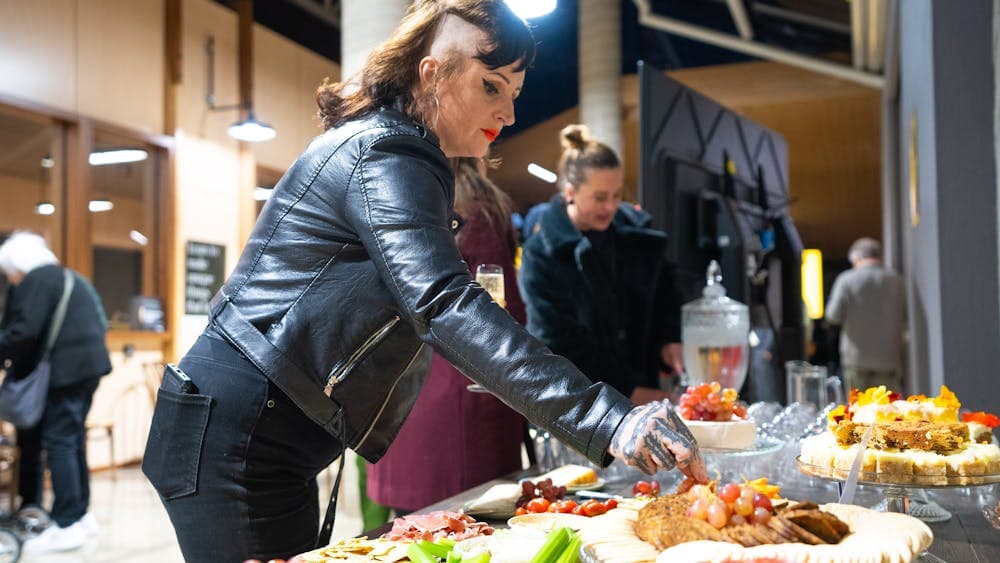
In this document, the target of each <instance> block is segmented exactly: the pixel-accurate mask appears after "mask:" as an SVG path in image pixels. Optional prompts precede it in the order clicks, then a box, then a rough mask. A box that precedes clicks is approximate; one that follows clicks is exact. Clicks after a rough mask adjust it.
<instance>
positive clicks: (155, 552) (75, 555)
mask: <svg viewBox="0 0 1000 563" xmlns="http://www.w3.org/2000/svg"><path fill="white" fill-rule="evenodd" d="M334 471H335V469H334V470H328V471H327V472H324V473H323V474H321V475H320V478H319V485H320V499H322V503H321V506H322V507H323V508H324V509H325V507H326V502H327V501H328V500H329V497H328V496H327V495H328V493H329V490H330V487H331V486H332V485H331V484H332V482H333V476H334V474H333V472H334ZM356 475H357V472H356V470H355V466H354V463H353V460H348V462H347V463H346V466H345V472H344V479H343V483H342V485H341V497H340V502H339V507H340V508H339V510H338V515H337V523H336V526H335V527H334V537H347V536H353V535H357V534H358V533H360V532H361V529H360V528H361V518H360V516H359V509H358V493H357V486H356V485H355V482H356ZM90 486H91V506H90V510H91V512H93V513H94V514H95V515H96V516H97V519H98V521H99V522H100V523H101V533H100V535H99V536H98V537H97V538H95V539H93V540H91V541H90V542H88V543H87V545H85V546H84V547H83V548H81V549H79V550H76V551H72V552H67V553H63V554H58V555H45V556H34V557H31V556H27V555H26V556H24V557H23V558H22V559H21V561H22V562H24V563H83V562H86V563H108V562H116V563H117V562H133V561H135V562H139V561H141V562H143V563H161V562H162V563H168V562H180V561H183V558H182V557H181V552H180V549H179V548H178V546H177V539H176V538H175V537H174V533H173V528H172V527H171V526H170V520H169V519H168V518H167V513H166V512H165V511H164V509H163V506H162V505H161V504H160V500H159V498H158V497H157V495H156V492H155V491H154V490H153V487H152V486H151V485H150V484H149V482H148V481H146V479H145V477H144V476H143V475H142V473H141V472H140V471H139V468H138V467H128V468H122V469H119V470H118V471H117V472H116V473H115V474H112V473H111V472H108V471H103V472H100V473H96V474H94V475H93V476H92V477H91V483H90ZM47 505H48V506H51V499H49V500H48V503H47Z"/></svg>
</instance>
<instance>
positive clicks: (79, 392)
mask: <svg viewBox="0 0 1000 563" xmlns="http://www.w3.org/2000/svg"><path fill="white" fill-rule="evenodd" d="M99 381H100V380H99V379H89V380H86V381H82V382H80V383H75V384H73V385H69V386H67V387H60V388H58V389H49V393H48V396H47V397H46V398H45V413H44V414H43V415H42V422H41V423H40V424H39V425H38V426H36V427H34V428H27V429H21V428H19V429H18V431H17V445H18V447H20V448H21V482H20V485H19V492H20V494H21V506H26V505H29V504H35V505H40V504H41V501H42V487H43V484H44V481H45V478H44V475H45V473H44V470H45V468H44V467H43V465H42V451H43V450H44V451H45V452H46V455H47V458H46V460H47V463H48V466H49V471H50V473H51V474H52V492H53V494H54V496H55V501H54V502H53V504H52V511H51V515H52V519H53V520H55V522H56V523H57V524H59V526H60V527H63V528H65V527H67V526H69V525H71V524H73V523H74V522H76V521H77V520H79V519H80V518H83V515H84V514H86V513H87V507H88V506H89V505H90V469H89V468H88V467H87V447H86V440H87V430H86V428H85V426H84V423H85V421H86V420H87V413H89V412H90V404H91V402H92V401H93V399H94V391H96V390H97V384H98V382H99Z"/></svg>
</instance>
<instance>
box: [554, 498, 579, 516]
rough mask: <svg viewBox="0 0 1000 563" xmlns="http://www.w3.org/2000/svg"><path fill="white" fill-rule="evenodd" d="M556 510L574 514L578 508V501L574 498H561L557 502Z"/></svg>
mask: <svg viewBox="0 0 1000 563" xmlns="http://www.w3.org/2000/svg"><path fill="white" fill-rule="evenodd" d="M555 507H556V512H561V513H563V514H572V513H573V509H574V508H576V501H573V500H561V501H559V502H557V503H555Z"/></svg>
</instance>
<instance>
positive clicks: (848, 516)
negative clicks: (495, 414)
mask: <svg viewBox="0 0 1000 563" xmlns="http://www.w3.org/2000/svg"><path fill="white" fill-rule="evenodd" d="M960 406H961V403H960V402H959V401H958V398H957V397H955V395H954V393H952V392H951V391H950V390H948V388H947V387H943V386H942V388H941V391H940V393H939V395H938V396H936V397H925V396H923V395H915V396H910V397H906V398H903V397H901V396H899V395H898V394H896V393H893V392H891V391H889V390H887V389H885V388H884V387H877V388H872V389H868V390H865V391H862V392H858V391H854V392H852V394H851V397H850V400H849V401H848V403H847V404H845V405H839V406H837V407H836V408H833V409H831V410H830V412H829V415H828V419H827V425H826V428H825V429H823V431H822V432H819V433H818V434H816V435H814V436H811V437H809V438H807V439H805V440H804V441H803V443H802V446H801V452H800V454H799V456H798V464H799V468H800V470H801V471H802V472H803V473H804V474H807V475H812V474H814V473H813V472H818V474H822V475H821V476H822V477H825V478H829V479H837V480H841V481H842V480H844V479H845V478H846V474H847V472H848V471H849V470H850V469H851V466H852V465H853V464H854V462H855V459H860V461H861V463H860V467H861V472H862V475H865V477H863V478H862V482H865V481H866V480H867V481H868V482H874V483H892V484H905V483H910V484H912V483H913V482H914V481H916V480H920V479H927V480H928V481H927V482H928V483H932V484H934V485H938V486H945V485H946V484H947V483H948V482H949V480H954V479H959V478H960V479H962V480H964V481H963V482H964V483H965V484H967V485H968V484H976V483H977V482H978V483H996V482H1000V449H998V447H997V445H996V444H995V439H994V438H993V435H992V429H993V428H995V427H996V426H998V425H1000V419H998V418H997V417H996V416H994V415H991V414H988V413H963V414H962V415H961V416H960V414H959V413H960V411H959V408H960ZM679 410H680V414H681V417H682V418H683V419H685V421H686V422H687V423H692V424H691V427H692V429H695V428H697V429H698V430H697V436H698V439H699V442H702V441H703V440H704V442H705V443H707V444H711V445H710V446H708V447H710V448H718V449H720V450H721V451H726V450H734V449H740V448H752V447H753V443H754V441H755V440H756V439H757V438H759V436H758V432H757V428H756V426H755V424H754V422H753V421H752V420H749V419H748V418H747V416H746V408H745V406H743V405H742V404H740V403H739V402H738V398H737V396H736V393H735V391H733V390H731V389H723V388H721V387H720V386H719V385H718V384H717V383H712V384H703V385H701V386H696V387H691V388H689V389H688V392H687V393H686V394H685V395H684V397H683V398H682V399H681V401H680V406H679ZM737 427H738V428H739V429H738V430H734V428H737ZM866 435H867V447H866V448H862V444H861V442H863V441H864V440H863V439H864V438H865V437H866ZM859 453H860V454H861V455H860V457H859ZM821 470H823V471H821ZM748 471H752V469H748ZM824 471H828V473H824ZM833 471H841V472H842V473H843V475H834V474H833V473H829V472H833ZM977 480H978V481H977ZM603 484H604V483H603V481H602V480H601V478H600V476H599V475H598V473H597V471H595V470H594V469H593V468H590V467H585V466H582V465H573V464H568V465H564V466H562V467H559V468H556V469H554V470H552V471H550V472H548V473H545V474H542V475H540V476H538V477H534V478H531V479H528V480H522V481H521V482H519V483H504V484H500V485H496V486H493V487H490V488H489V489H488V490H486V491H485V492H483V493H482V494H481V495H480V496H479V497H478V498H476V499H473V500H472V501H470V502H468V503H466V504H465V505H464V507H462V510H461V511H457V512H448V511H435V512H431V513H429V514H417V515H407V516H404V517H401V518H397V519H396V520H395V521H394V523H393V526H392V529H391V530H390V531H389V532H387V533H385V534H384V535H383V536H382V537H380V538H373V539H368V538H352V539H341V540H336V541H334V542H333V543H332V544H331V545H330V546H327V547H324V548H321V549H317V550H314V551H311V552H308V553H305V554H302V555H301V556H300V558H301V559H302V561H304V562H306V563H330V562H340V561H384V562H390V563H391V562H395V561H415V562H419V563H463V562H464V563H490V562H493V563H514V562H524V563H575V562H577V561H586V562H588V563H589V562H605V563H617V562H622V563H624V562H650V563H652V562H655V563H683V562H692V563H694V562H732V561H758V562H759V561H768V562H789V561H796V562H798V561H805V562H811V563H828V562H829V563H835V562H841V561H843V562H869V561H871V562H886V563H896V562H907V561H913V560H914V559H915V558H917V557H918V556H919V555H920V554H921V553H922V552H924V551H925V550H926V549H928V547H929V546H930V545H931V544H932V542H933V534H932V532H931V529H930V528H929V527H928V526H927V525H926V524H925V523H924V522H922V521H920V520H919V519H917V518H914V517H913V516H910V515H907V514H902V513H898V512H880V511H876V510H872V509H869V508H864V507H861V506H856V505H852V504H838V503H821V502H820V501H819V500H818V499H816V498H812V499H811V498H794V499H792V498H785V497H784V496H783V495H782V492H781V486H780V483H776V482H775V480H773V479H772V478H771V476H757V478H754V479H748V478H743V479H742V480H739V481H731V482H718V481H712V482H710V483H708V484H698V485H693V486H691V485H690V484H688V482H686V481H685V482H682V484H681V485H680V486H679V487H678V488H677V489H676V490H674V491H672V492H669V493H663V492H661V490H660V485H659V483H658V482H657V481H638V482H636V483H635V484H634V486H633V487H632V490H631V496H628V495H623V496H618V495H608V494H605V495H601V494H600V493H598V494H594V493H589V494H588V493H587V492H586V491H591V490H593V489H600V488H601V487H602V486H603ZM590 496H598V497H603V498H588V497H590ZM807 496H808V494H807ZM477 518H478V519H489V520H490V521H498V520H499V521H503V522H505V524H506V526H502V525H500V526H491V525H487V524H486V523H484V522H482V521H478V520H477Z"/></svg>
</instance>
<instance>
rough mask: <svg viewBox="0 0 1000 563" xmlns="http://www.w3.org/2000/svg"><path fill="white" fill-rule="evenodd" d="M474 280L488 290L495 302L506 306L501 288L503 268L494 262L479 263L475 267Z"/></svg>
mask: <svg viewBox="0 0 1000 563" xmlns="http://www.w3.org/2000/svg"><path fill="white" fill-rule="evenodd" d="M476 282H477V283H478V284H479V285H481V286H483V289H485V290H486V291H487V292H489V294H490V297H492V298H493V300H494V301H496V302H497V304H499V305H500V306H501V307H506V306H507V300H506V299H505V295H504V290H503V268H501V267H500V266H497V265H496V264H480V265H479V267H477V268H476Z"/></svg>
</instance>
